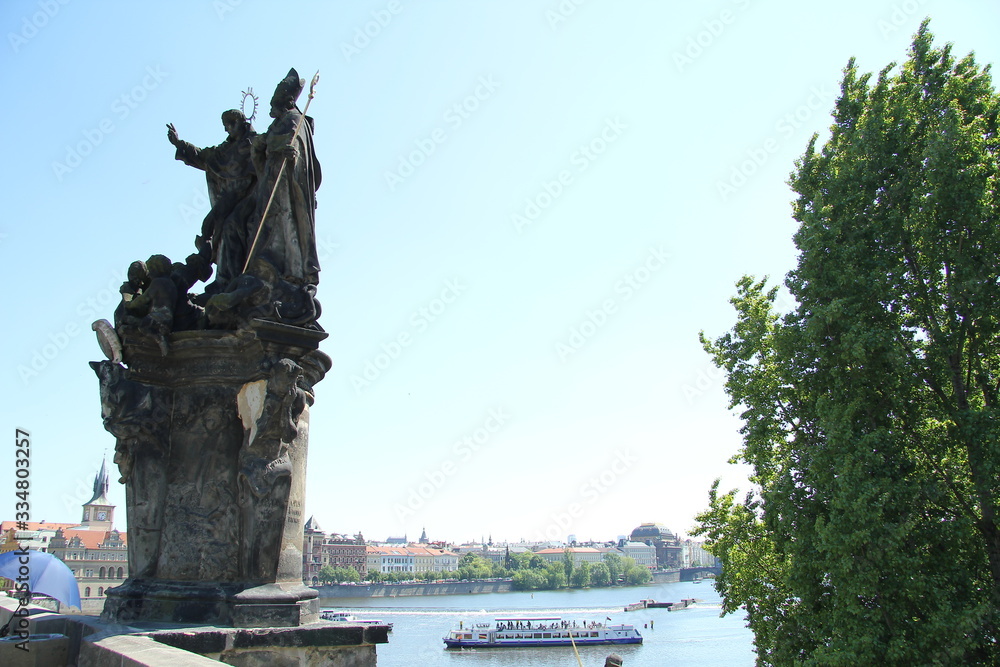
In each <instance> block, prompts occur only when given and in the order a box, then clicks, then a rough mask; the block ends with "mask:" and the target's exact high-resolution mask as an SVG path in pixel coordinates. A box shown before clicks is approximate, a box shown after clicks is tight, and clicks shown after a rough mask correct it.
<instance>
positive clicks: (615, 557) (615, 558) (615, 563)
mask: <svg viewBox="0 0 1000 667" xmlns="http://www.w3.org/2000/svg"><path fill="white" fill-rule="evenodd" d="M603 560H604V565H605V566H607V568H608V576H609V577H610V579H611V582H610V585H611V586H617V585H618V580H619V579H620V578H621V576H622V573H623V572H624V570H625V565H624V563H623V562H622V557H621V556H620V555H619V554H614V553H606V554H604V558H603Z"/></svg>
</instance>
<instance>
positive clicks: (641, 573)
mask: <svg viewBox="0 0 1000 667" xmlns="http://www.w3.org/2000/svg"><path fill="white" fill-rule="evenodd" d="M652 580H653V575H652V574H650V572H649V568H645V567H643V566H642V565H636V564H635V563H634V562H633V563H632V564H631V565H628V566H626V567H625V582H626V583H627V584H628V585H629V586H642V585H643V584H648V583H649V582H651V581H652Z"/></svg>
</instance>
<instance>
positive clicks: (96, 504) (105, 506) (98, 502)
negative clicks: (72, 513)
mask: <svg viewBox="0 0 1000 667" xmlns="http://www.w3.org/2000/svg"><path fill="white" fill-rule="evenodd" d="M108 487H109V482H108V468H107V463H106V462H103V463H101V470H100V472H98V473H97V476H96V477H94V495H93V496H91V498H90V500H89V501H87V502H86V503H84V505H83V521H82V522H81V523H80V527H81V528H91V529H94V530H111V528H112V526H113V525H114V518H115V506H114V505H112V504H111V501H110V500H108Z"/></svg>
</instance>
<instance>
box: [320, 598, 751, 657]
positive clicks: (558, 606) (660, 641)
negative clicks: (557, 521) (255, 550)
mask: <svg viewBox="0 0 1000 667" xmlns="http://www.w3.org/2000/svg"><path fill="white" fill-rule="evenodd" d="M682 598H697V599H699V600H701V602H699V603H698V604H696V605H694V606H693V607H689V608H687V609H684V610H682V611H675V612H668V611H667V610H666V609H646V610H644V611H633V612H628V613H625V612H624V611H623V609H624V607H625V605H627V604H630V603H632V602H638V601H639V600H642V599H653V600H657V601H660V602H677V601H680V600H681V599H682ZM720 603H721V600H720V598H719V595H718V594H717V593H716V592H715V589H714V587H713V586H712V583H711V582H710V581H705V582H703V583H700V584H694V583H690V582H684V583H676V584H653V585H650V586H638V587H629V588H596V589H590V590H584V591H579V590H564V591H535V592H534V594H532V593H520V592H518V593H489V594H482V595H440V596H416V597H403V598H325V599H323V600H321V604H322V606H323V607H324V608H327V607H330V608H334V609H338V610H346V611H351V612H353V613H355V614H356V615H357V616H358V617H359V618H377V619H381V620H384V621H388V622H391V623H393V631H392V632H390V633H389V643H388V644H380V645H379V646H378V664H379V667H425V666H427V667H433V666H436V665H448V666H450V667H541V666H548V665H560V666H561V665H566V666H567V667H572V666H575V665H578V663H577V660H576V657H575V656H574V655H573V649H572V648H570V647H566V648H565V649H564V648H561V647H560V648H551V647H550V648H517V649H506V648H503V649H479V650H455V649H450V650H445V648H444V642H443V641H441V638H442V637H444V636H445V635H446V634H447V633H448V631H449V630H450V629H451V628H452V627H455V626H457V625H458V622H459V621H460V620H461V621H464V622H465V623H466V624H468V623H469V622H470V621H472V622H477V621H478V622H485V621H492V620H493V618H494V617H495V616H510V615H517V614H521V613H523V614H525V615H534V616H561V617H562V618H567V619H577V620H584V619H586V620H604V618H605V617H607V616H610V617H611V618H612V620H613V621H614V622H615V623H619V622H625V623H632V624H633V625H636V626H637V627H638V628H639V632H640V633H642V636H643V643H642V644H640V645H627V646H584V647H580V648H579V651H580V658H581V660H582V661H583V664H584V666H585V667H603V665H604V658H605V657H607V656H608V654H610V653H612V652H615V653H618V654H619V655H621V656H622V657H623V658H624V666H623V667H666V666H670V667H674V666H676V667H689V666H697V667H709V666H712V667H723V666H725V667H752V665H753V664H754V653H753V647H752V640H753V635H752V634H751V633H750V631H749V630H748V629H747V628H746V627H745V623H744V619H743V615H742V614H732V615H729V616H726V617H725V618H720V617H719V611H720ZM649 623H653V627H652V628H650V627H648V625H649Z"/></svg>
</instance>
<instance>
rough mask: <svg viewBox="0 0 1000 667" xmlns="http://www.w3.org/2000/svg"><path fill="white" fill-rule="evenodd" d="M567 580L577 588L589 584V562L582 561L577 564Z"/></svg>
mask: <svg viewBox="0 0 1000 667" xmlns="http://www.w3.org/2000/svg"><path fill="white" fill-rule="evenodd" d="M569 581H570V584H571V585H573V586H575V587H577V588H586V587H587V586H590V563H588V562H586V561H584V562H583V563H580V564H579V565H577V566H576V568H575V569H574V570H573V574H572V576H571V577H570V580H569Z"/></svg>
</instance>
